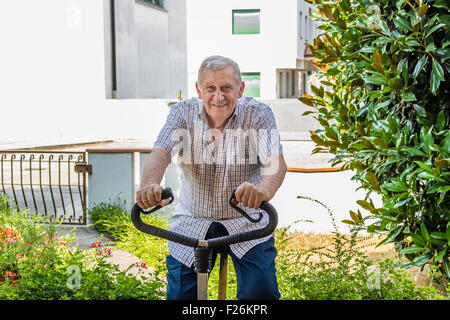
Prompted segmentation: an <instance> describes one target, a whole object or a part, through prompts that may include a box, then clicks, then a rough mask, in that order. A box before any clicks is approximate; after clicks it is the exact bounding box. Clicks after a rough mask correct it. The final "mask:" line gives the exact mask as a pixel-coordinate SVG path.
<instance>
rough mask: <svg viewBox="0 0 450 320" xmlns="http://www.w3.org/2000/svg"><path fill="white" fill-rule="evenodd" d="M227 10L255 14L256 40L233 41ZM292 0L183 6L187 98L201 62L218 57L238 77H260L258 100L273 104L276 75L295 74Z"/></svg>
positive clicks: (206, 1)
mask: <svg viewBox="0 0 450 320" xmlns="http://www.w3.org/2000/svg"><path fill="white" fill-rule="evenodd" d="M233 9H260V10H261V11H260V34H246V35H242V34H240V35H233V34H232V10H233ZM296 12H297V2H296V0H285V1H269V0H247V1H241V0H229V1H219V0H195V1H187V8H186V16H187V56H188V59H187V63H188V88H189V96H196V91H195V81H196V79H197V73H198V68H199V66H200V64H201V62H202V60H203V59H204V58H206V57H207V56H210V55H214V54H220V55H224V56H228V57H230V58H232V59H235V60H236V61H237V62H238V64H239V66H240V68H241V72H260V73H261V82H260V83H261V98H262V99H275V98H276V76H277V74H276V69H278V68H295V66H296V58H297V42H296V38H297V19H296Z"/></svg>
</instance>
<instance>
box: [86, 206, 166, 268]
mask: <svg viewBox="0 0 450 320" xmlns="http://www.w3.org/2000/svg"><path fill="white" fill-rule="evenodd" d="M125 204H126V203H125V202H123V201H121V200H120V199H119V198H117V199H115V200H114V201H112V202H111V203H103V202H102V203H99V204H97V205H96V206H94V207H93V208H92V209H90V210H89V215H90V217H91V219H92V221H93V225H94V227H95V229H96V230H97V231H99V232H100V233H103V234H105V235H106V236H108V237H110V238H111V239H112V240H113V241H114V243H115V245H116V246H117V247H118V248H121V249H123V250H125V251H128V252H130V253H132V254H133V255H135V256H136V257H138V258H139V259H141V260H142V261H144V262H145V263H147V264H149V265H150V266H152V267H154V268H155V270H156V273H157V275H159V274H160V273H161V272H162V274H161V276H164V275H165V257H166V255H168V254H169V251H168V249H167V240H164V239H161V238H158V237H155V236H152V235H149V234H146V233H143V232H141V231H139V230H138V229H136V228H135V227H134V225H133V223H132V222H131V216H130V212H127V211H126V210H125ZM167 208H168V209H169V210H170V207H167ZM167 208H166V209H167ZM142 220H143V221H144V222H145V223H147V224H151V225H154V226H157V227H159V228H162V229H168V226H169V224H168V219H167V217H166V216H165V215H163V214H158V213H156V214H151V215H142Z"/></svg>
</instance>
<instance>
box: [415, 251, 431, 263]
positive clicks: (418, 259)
mask: <svg viewBox="0 0 450 320" xmlns="http://www.w3.org/2000/svg"><path fill="white" fill-rule="evenodd" d="M431 258H432V256H431V255H430V254H424V255H422V256H420V257H416V258H414V260H413V261H412V264H413V265H415V266H422V265H424V264H425V263H427V262H428V261H430V259H431Z"/></svg>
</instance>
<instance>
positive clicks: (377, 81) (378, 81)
mask: <svg viewBox="0 0 450 320" xmlns="http://www.w3.org/2000/svg"><path fill="white" fill-rule="evenodd" d="M363 80H364V81H365V82H367V83H371V84H377V85H382V84H387V82H386V79H384V77H379V76H369V77H363Z"/></svg>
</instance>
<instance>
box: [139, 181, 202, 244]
mask: <svg viewBox="0 0 450 320" xmlns="http://www.w3.org/2000/svg"><path fill="white" fill-rule="evenodd" d="M169 197H172V200H171V201H170V202H169V203H171V202H172V201H173V193H172V190H171V189H170V188H165V189H163V192H162V196H161V198H162V199H167V198H169ZM160 208H161V206H156V207H154V208H153V209H152V210H150V211H144V210H143V209H142V208H141V207H139V205H138V204H137V203H135V204H134V205H133V208H132V209H131V221H132V222H133V225H134V226H135V227H136V228H137V229H138V230H140V231H142V232H144V233H148V234H151V235H153V236H156V237H159V238H163V239H166V240H169V241H174V242H177V243H180V244H184V245H186V246H189V247H197V246H198V239H194V238H190V237H186V236H184V235H182V234H179V233H175V232H172V231H168V230H164V229H161V228H158V227H155V226H152V225H149V224H146V223H144V222H143V221H142V219H141V213H144V214H150V213H152V212H155V211H156V210H158V209H160Z"/></svg>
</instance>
